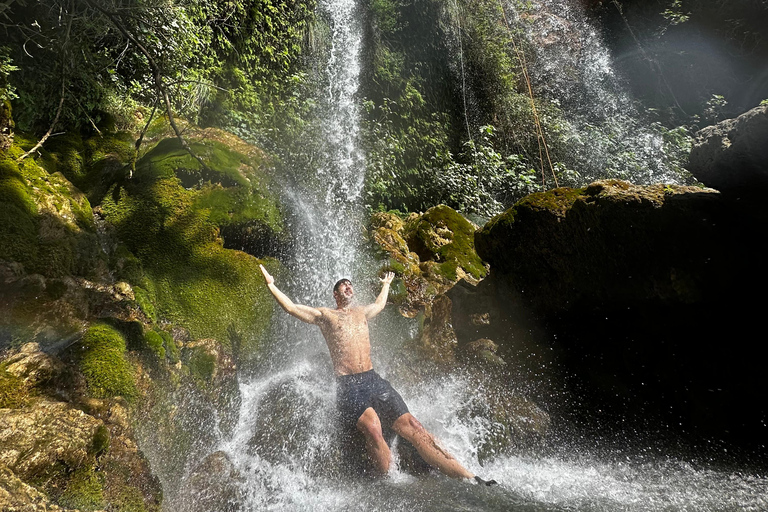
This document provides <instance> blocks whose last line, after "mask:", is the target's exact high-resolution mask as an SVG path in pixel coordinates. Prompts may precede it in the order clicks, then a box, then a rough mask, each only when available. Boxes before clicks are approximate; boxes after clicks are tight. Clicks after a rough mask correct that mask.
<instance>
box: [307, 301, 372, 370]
mask: <svg viewBox="0 0 768 512" xmlns="http://www.w3.org/2000/svg"><path fill="white" fill-rule="evenodd" d="M319 309H320V312H321V313H322V317H321V318H320V320H319V321H318V323H317V325H318V326H319V327H320V330H321V331H322V333H323V336H324V337H325V342H326V343H327V344H328V350H329V351H330V353H331V361H332V362H333V369H334V371H335V372H336V375H351V374H355V373H362V372H366V371H368V370H371V369H372V368H373V364H372V363H371V342H370V338H369V335H368V319H367V318H366V317H365V312H364V311H363V308H361V307H353V308H350V309H349V310H348V311H344V310H338V309H329V308H319Z"/></svg>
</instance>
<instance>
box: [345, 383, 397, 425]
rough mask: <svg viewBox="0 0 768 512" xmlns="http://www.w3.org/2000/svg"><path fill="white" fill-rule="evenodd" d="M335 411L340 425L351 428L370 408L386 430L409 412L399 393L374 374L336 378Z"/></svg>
mask: <svg viewBox="0 0 768 512" xmlns="http://www.w3.org/2000/svg"><path fill="white" fill-rule="evenodd" d="M336 407H337V408H338V410H339V413H340V414H341V421H342V424H344V425H353V426H354V425H356V424H357V420H358V419H359V418H360V416H362V414H363V412H365V410H366V409H367V408H369V407H373V409H374V410H375V411H376V414H378V416H379V419H380V420H381V423H382V424H383V425H385V426H387V427H389V426H391V425H392V423H394V422H395V420H396V419H397V418H399V417H400V416H402V415H403V414H405V413H407V412H408V406H406V405H405V402H404V401H403V397H401V396H400V393H398V392H397V391H395V390H394V388H393V387H392V385H391V384H390V383H389V382H387V381H386V380H384V379H382V378H381V377H379V374H378V373H376V372H375V371H374V370H368V371H367V372H363V373H355V374H352V375H341V376H339V377H336Z"/></svg>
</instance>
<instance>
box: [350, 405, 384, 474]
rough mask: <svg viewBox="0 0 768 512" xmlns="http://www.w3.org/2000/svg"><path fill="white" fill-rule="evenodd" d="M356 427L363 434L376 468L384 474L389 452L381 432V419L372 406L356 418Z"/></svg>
mask: <svg viewBox="0 0 768 512" xmlns="http://www.w3.org/2000/svg"><path fill="white" fill-rule="evenodd" d="M357 429H358V430H359V431H360V432H362V433H363V435H364V436H365V448H366V450H368V456H369V457H370V458H371V461H372V462H373V464H374V466H375V467H376V469H377V470H378V471H379V472H380V473H381V474H382V475H386V474H387V472H388V471H389V460H390V458H391V454H390V451H389V446H387V442H386V441H385V440H384V436H383V435H382V433H381V421H379V416H378V415H377V414H376V411H374V410H373V407H369V408H367V409H366V410H365V411H364V412H363V414H362V415H361V416H360V419H358V420H357Z"/></svg>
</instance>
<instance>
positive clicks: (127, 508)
mask: <svg viewBox="0 0 768 512" xmlns="http://www.w3.org/2000/svg"><path fill="white" fill-rule="evenodd" d="M109 505H110V507H109V510H114V511H115V512H146V511H147V507H146V506H145V504H144V496H143V495H142V494H141V491H140V490H139V489H137V488H136V487H133V486H130V485H126V486H124V487H121V488H120V490H119V491H118V492H117V493H114V496H112V495H111V496H110V499H109Z"/></svg>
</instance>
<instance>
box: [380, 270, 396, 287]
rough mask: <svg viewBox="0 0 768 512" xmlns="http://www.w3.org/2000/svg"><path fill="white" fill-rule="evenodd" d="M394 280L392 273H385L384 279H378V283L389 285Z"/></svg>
mask: <svg viewBox="0 0 768 512" xmlns="http://www.w3.org/2000/svg"><path fill="white" fill-rule="evenodd" d="M394 278H395V273H394V272H387V273H385V274H384V277H382V278H380V279H379V281H381V284H390V283H392V280H393V279H394Z"/></svg>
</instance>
